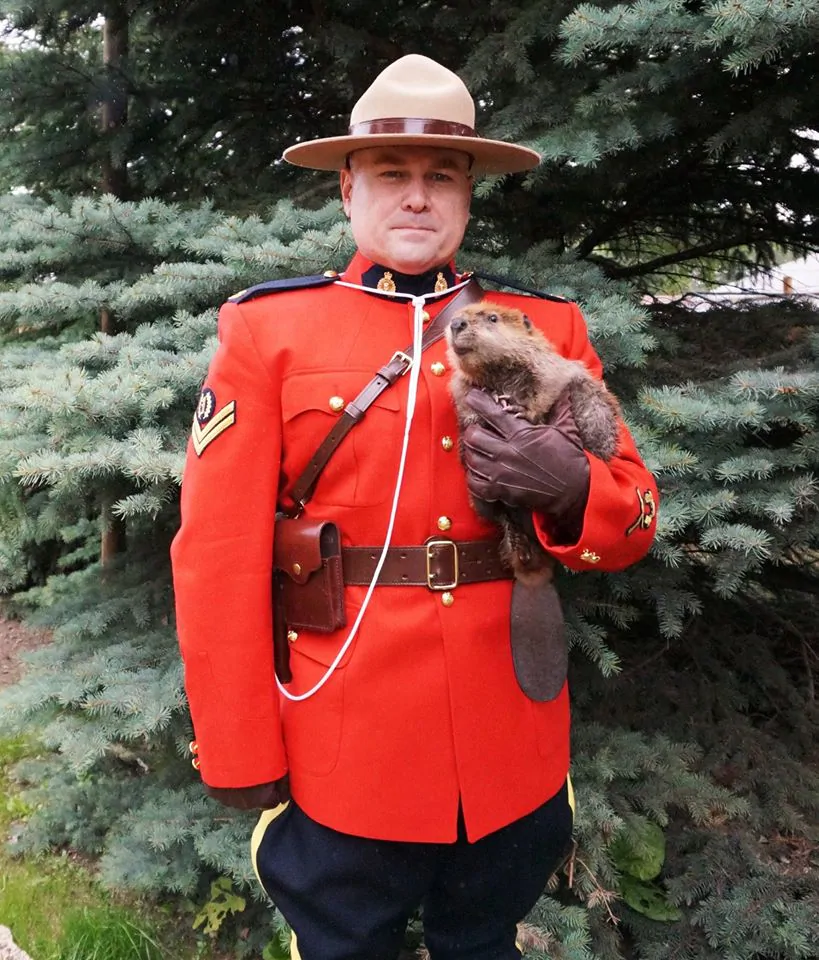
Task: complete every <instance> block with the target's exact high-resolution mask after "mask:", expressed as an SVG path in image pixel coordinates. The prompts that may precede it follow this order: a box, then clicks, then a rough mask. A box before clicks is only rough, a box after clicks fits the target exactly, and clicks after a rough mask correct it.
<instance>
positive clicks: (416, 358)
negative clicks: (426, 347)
mask: <svg viewBox="0 0 819 960" xmlns="http://www.w3.org/2000/svg"><path fill="white" fill-rule="evenodd" d="M336 283H337V284H338V285H339V286H342V287H350V289H352V290H364V291H365V292H366V293H373V292H375V291H373V289H372V288H371V287H362V286H360V285H359V284H357V283H348V282H347V281H345V280H336ZM467 283H469V278H467V279H466V280H464V281H463V282H462V283H459V284H456V285H455V286H454V287H450V288H449V289H448V290H447V291H446V292H447V294H450V293H453V292H454V291H456V290H460V289H461V287H465V286H466V285H467ZM387 296H389V297H390V298H393V297H403V298H404V299H406V300H409V301H411V303H412V306H413V307H414V311H413V316H412V365H411V367H410V370H409V393H408V395H407V419H406V420H405V422H404V445H403V447H402V448H401V460H400V461H399V464H398V476H397V477H396V480H395V492H394V493H393V497H392V511H391V512H390V520H389V523H388V524H387V533H386V535H385V537H384V547H383V549H382V550H381V556H380V557H379V558H378V563H377V564H376V565H375V572H374V573H373V578H372V580H371V581H370V585H369V587H368V588H367V593H366V595H365V596H364V602H363V603H362V604H361V609H360V610H359V611H358V616H357V617H356V618H355V623H354V624H353V626H352V628H351V630H350V632H349V634H348V635H347V639H346V640H345V641H344V643H343V644H342V645H341V649H340V650H339V651H338V653H337V654H336V656H335V659H334V660H333V662H332V663H331V664H330V666H329V667H328V668H327V671H326V673H325V674H324V676H323V677H322V678H321V680H319V681H318V683H316V684H315V685H314V686H313V687H311V688H310V689H309V690H308V691H306V693H299V694H293V693H290V691H289V690H286V689H285V687H284V686H283V684H282V683H281V681H280V680H279V678H278V677H276V686H277V687H278V688H279V691H280V693H282V694H283V695H284V696H285V697H286V698H287V699H288V700H292V701H293V702H297V701H299V700H307V699H309V698H310V697H312V696H313V694H314V693H318V691H319V690H321V688H322V687H323V686H324V684H325V683H327V681H328V680H329V679H330V677H331V676H332V675H333V673H335V670H336V667H338V665H339V664H340V663H341V660H342V658H343V657H344V654H345V653H346V652H347V650H348V649H349V647H350V644H351V643H352V642H353V640H354V639H355V636H356V634H357V633H358V628H359V627H360V626H361V621H362V619H363V618H364V614H365V612H366V610H367V607H368V606H369V605H370V597H371V596H372V594H373V590H374V589H375V585H376V583H377V582H378V577H379V575H380V574H381V568H382V567H383V566H384V561H385V560H386V559H387V551H388V550H389V548H390V543H391V542H392V531H393V527H394V526H395V517H396V514H397V513H398V500H399V497H400V495H401V485H402V484H403V482H404V466H405V464H406V461H407V450H408V449H409V437H410V428H411V426H412V418H413V416H414V414H415V400H416V398H417V396H418V379H419V377H420V375H421V340H422V338H423V335H424V305H425V304H426V301H427V299H434V298H436V297H439V296H441V294H434V293H432V294H427V295H426V296H423V297H414V296H412V294H408V293H391V294H387Z"/></svg>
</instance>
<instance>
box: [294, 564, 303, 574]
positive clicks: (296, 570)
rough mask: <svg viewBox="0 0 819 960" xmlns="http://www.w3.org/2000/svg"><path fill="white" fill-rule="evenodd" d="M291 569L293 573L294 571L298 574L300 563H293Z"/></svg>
mask: <svg viewBox="0 0 819 960" xmlns="http://www.w3.org/2000/svg"><path fill="white" fill-rule="evenodd" d="M292 569H293V573H295V575H296V576H298V575H299V574H300V573H301V564H300V563H294V564H293V567H292Z"/></svg>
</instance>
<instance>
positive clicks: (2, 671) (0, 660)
mask: <svg viewBox="0 0 819 960" xmlns="http://www.w3.org/2000/svg"><path fill="white" fill-rule="evenodd" d="M50 639H51V634H50V632H49V631H48V630H34V629H32V628H31V627H26V626H23V624H22V623H20V622H19V620H7V619H5V617H3V615H2V613H0V687H8V686H10V685H11V684H12V683H16V682H17V681H18V680H19V679H20V677H21V676H22V673H23V664H22V663H21V662H20V654H21V653H24V652H25V651H26V650H36V649H37V647H42V646H43V645H44V644H46V643H48V642H49V640H50Z"/></svg>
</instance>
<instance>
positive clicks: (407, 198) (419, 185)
mask: <svg viewBox="0 0 819 960" xmlns="http://www.w3.org/2000/svg"><path fill="white" fill-rule="evenodd" d="M428 203H429V193H428V191H427V185H426V183H425V181H424V178H423V177H413V178H412V180H410V181H409V183H408V184H407V189H406V192H405V193H404V209H406V210H414V211H416V212H417V211H420V210H423V209H424V208H425V207H426V206H427V205H428Z"/></svg>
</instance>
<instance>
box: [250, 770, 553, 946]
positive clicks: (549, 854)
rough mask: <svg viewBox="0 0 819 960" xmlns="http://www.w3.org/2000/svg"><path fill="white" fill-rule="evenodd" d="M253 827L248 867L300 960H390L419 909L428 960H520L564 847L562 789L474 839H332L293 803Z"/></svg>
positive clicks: (340, 836)
mask: <svg viewBox="0 0 819 960" xmlns="http://www.w3.org/2000/svg"><path fill="white" fill-rule="evenodd" d="M267 821H268V822H267V823H265V822H264V815H263V821H260V825H259V827H258V828H257V831H256V834H255V835H254V848H255V855H254V865H255V867H256V872H257V874H258V876H259V879H260V881H261V883H262V886H263V887H264V889H265V892H266V893H267V895H268V896H269V897H270V899H271V900H272V901H273V902H274V903H275V904H276V906H277V907H278V908H279V909H280V910H281V912H282V914H283V915H284V916H285V918H286V919H287V922H288V923H289V924H290V926H291V927H292V928H293V930H294V932H295V934H296V938H297V941H298V952H299V954H300V956H301V960H396V957H397V956H398V953H399V950H400V948H401V944H402V942H403V937H404V932H405V930H406V926H407V921H408V919H409V917H410V916H411V914H412V913H413V911H414V910H415V909H416V907H418V906H419V905H421V907H422V909H423V922H424V939H425V943H426V946H427V949H428V950H429V953H430V956H431V958H432V960H520V951H519V949H518V948H517V946H516V945H515V932H516V925H517V923H518V921H519V920H521V919H523V917H524V916H525V915H526V914H527V913H528V912H529V910H531V908H532V907H533V906H534V905H535V902H536V901H537V899H538V897H539V896H540V894H541V893H542V892H543V889H544V888H545V886H546V882H547V880H548V879H549V877H550V875H551V874H552V872H553V871H554V869H555V868H556V867H557V866H558V865H559V863H560V861H561V859H562V858H563V857H564V856H565V855H566V854H567V853H568V850H569V847H570V844H571V832H572V810H571V807H570V805H569V798H568V789H567V786H566V785H565V784H564V786H563V788H562V789H561V790H560V792H559V793H558V794H557V795H556V796H554V797H552V799H551V800H549V801H547V802H546V803H545V804H543V806H541V807H539V808H538V809H537V810H534V811H533V812H532V813H530V814H528V815H527V816H525V817H522V818H521V819H520V820H516V821H515V822H514V823H510V824H509V825H508V826H506V827H503V828H502V829H501V830H498V831H496V832H495V833H492V834H490V835H489V836H487V837H483V838H482V839H481V840H478V841H477V842H476V843H469V842H468V841H467V839H466V834H465V831H464V828H463V823H462V822H461V823H460V824H459V830H458V839H457V841H456V842H455V843H451V844H449V843H404V842H397V841H384V840H371V839H367V838H364V837H354V836H350V835H348V834H343V833H338V832H337V831H335V830H330V829H328V828H327V827H324V826H322V825H321V824H318V823H316V822H315V821H314V820H311V819H310V818H309V817H308V816H306V815H305V813H304V812H303V811H302V810H300V809H299V808H298V807H297V806H296V805H295V804H293V803H292V802H291V803H290V804H289V805H288V806H287V807H286V808H284V810H283V811H282V812H281V813H280V814H279V815H278V816H276V817H275V818H270V817H269V816H268V817H267Z"/></svg>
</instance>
